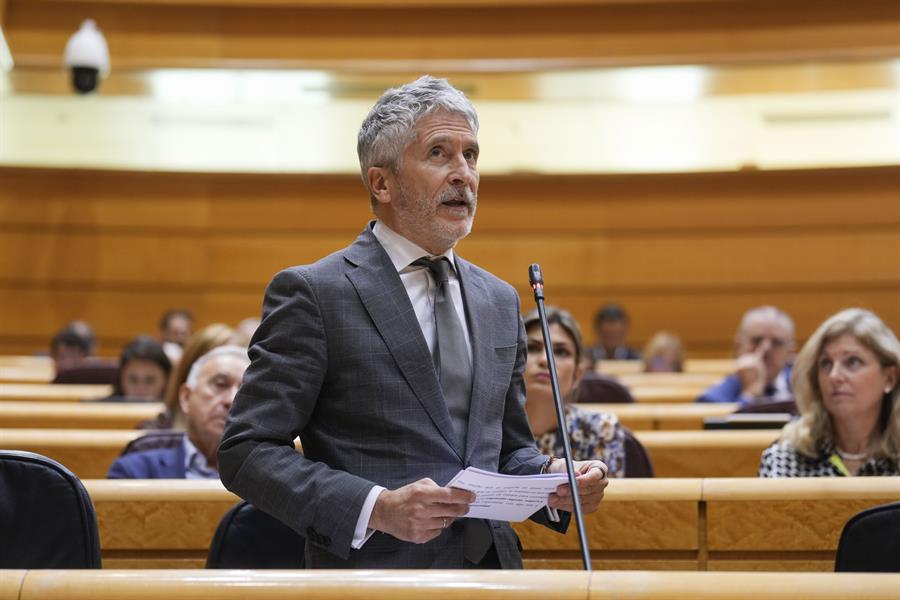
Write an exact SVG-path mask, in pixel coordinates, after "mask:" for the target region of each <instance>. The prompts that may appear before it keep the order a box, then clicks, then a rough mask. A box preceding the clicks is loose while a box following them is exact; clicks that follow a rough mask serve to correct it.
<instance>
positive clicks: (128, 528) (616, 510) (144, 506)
mask: <svg viewBox="0 0 900 600" xmlns="http://www.w3.org/2000/svg"><path fill="white" fill-rule="evenodd" d="M84 484H85V487H86V488H87V489H88V492H89V493H90V494H91V498H92V500H93V502H94V506H95V507H96V510H97V516H98V523H99V527H100V543H101V548H102V549H103V564H104V567H105V568H189V567H201V566H203V564H204V563H205V560H206V554H207V549H208V546H209V543H210V540H211V539H212V535H213V532H214V531H215V528H216V525H217V524H218V522H219V519H221V517H222V515H223V514H224V513H225V511H227V510H228V508H230V507H231V506H232V505H233V504H234V503H235V502H236V501H237V498H236V497H235V496H233V495H232V494H231V493H229V492H227V491H226V490H225V489H224V488H223V487H222V485H221V484H220V483H219V482H218V481H188V480H180V481H176V480H166V481H106V480H99V481H95V480H86V481H85V482H84ZM898 497H900V477H880V478H851V479H843V478H820V479H755V478H750V479H737V478H734V479H706V480H704V479H644V480H639V479H632V480H629V479H618V480H613V481H612V482H611V483H610V486H609V488H608V489H607V494H606V498H605V500H604V503H603V505H602V507H601V509H600V510H599V511H598V512H596V513H594V514H592V515H588V517H587V520H586V523H585V528H586V530H587V535H588V540H589V542H590V545H591V554H592V560H593V564H594V566H595V567H596V568H598V569H637V568H640V569H650V570H701V571H703V570H732V571H735V570H776V571H792V570H794V571H795V570H814V571H829V570H831V569H833V563H834V551H835V548H836V546H837V541H838V536H839V534H840V530H841V528H842V527H843V525H844V523H845V522H846V521H847V519H848V518H849V517H850V516H851V515H853V514H855V513H856V512H858V511H860V510H863V509H864V508H868V507H870V506H876V505H878V504H884V503H887V502H890V501H894V500H896V498H898ZM513 526H514V528H515V529H516V531H517V532H518V534H519V536H520V538H521V540H522V543H523V546H524V548H525V553H524V559H525V563H526V566H527V567H528V568H574V569H577V568H580V565H581V558H580V552H579V551H578V539H577V533H576V531H575V529H574V527H573V528H570V531H569V532H568V533H567V534H566V535H559V534H557V533H555V532H553V531H551V530H549V529H547V528H545V527H542V526H540V525H537V524H534V523H531V522H525V523H515V524H514V525H513Z"/></svg>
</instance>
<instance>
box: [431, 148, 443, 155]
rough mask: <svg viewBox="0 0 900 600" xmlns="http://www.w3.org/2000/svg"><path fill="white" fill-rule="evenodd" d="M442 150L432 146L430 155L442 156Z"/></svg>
mask: <svg viewBox="0 0 900 600" xmlns="http://www.w3.org/2000/svg"><path fill="white" fill-rule="evenodd" d="M443 154H444V151H443V150H442V149H441V148H432V149H431V155H432V156H443Z"/></svg>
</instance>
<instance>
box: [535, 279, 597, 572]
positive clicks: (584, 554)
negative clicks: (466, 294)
mask: <svg viewBox="0 0 900 600" xmlns="http://www.w3.org/2000/svg"><path fill="white" fill-rule="evenodd" d="M528 281H529V282H530V283H531V289H532V290H534V301H535V303H536V304H537V309H538V318H539V319H540V321H541V334H542V335H543V337H544V352H546V354H547V366H548V367H549V368H550V384H551V387H552V388H553V401H554V402H555V403H556V422H557V423H558V424H559V435H560V437H562V441H563V448H565V452H566V456H565V459H566V470H567V471H568V475H569V487H570V488H571V489H572V502H573V504H574V509H575V511H574V512H575V525H576V526H577V528H578V542H579V544H581V560H582V562H583V563H584V570H585V571H590V570H591V554H590V550H588V539H587V534H586V533H585V531H584V513H583V512H582V511H581V499H580V498H579V497H578V486H577V485H576V484H575V463H574V461H573V460H572V445H571V444H570V443H569V429H568V427H566V415H565V412H564V411H563V403H562V396H561V395H560V393H559V376H558V375H557V374H556V362H555V361H554V360H553V342H552V341H551V340H550V326H549V325H548V324H547V311H546V310H545V309H544V275H543V274H542V273H541V266H540V265H539V264H533V265H531V266H530V267H528Z"/></svg>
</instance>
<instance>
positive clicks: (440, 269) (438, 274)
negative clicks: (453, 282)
mask: <svg viewBox="0 0 900 600" xmlns="http://www.w3.org/2000/svg"><path fill="white" fill-rule="evenodd" d="M413 265H414V266H416V267H426V268H427V269H428V270H429V271H431V276H432V277H434V280H435V282H437V283H439V284H440V283H446V282H448V281H450V261H449V260H447V257H446V256H442V257H440V258H438V259H436V260H431V259H430V258H427V257H424V256H423V257H422V258H420V259H418V260H416V261H414V262H413Z"/></svg>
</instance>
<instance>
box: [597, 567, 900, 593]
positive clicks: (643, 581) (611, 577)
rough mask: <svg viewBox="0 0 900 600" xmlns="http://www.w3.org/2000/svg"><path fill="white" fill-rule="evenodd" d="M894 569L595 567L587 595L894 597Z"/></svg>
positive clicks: (897, 580)
mask: <svg viewBox="0 0 900 600" xmlns="http://www.w3.org/2000/svg"><path fill="white" fill-rule="evenodd" d="M898 586H900V574H896V575H895V574H892V573H890V574H884V573H877V574H876V573H866V574H862V573H790V574H788V573H661V572H640V571H638V572H611V573H595V574H594V576H593V577H592V579H591V595H590V600H605V599H610V600H612V599H615V600H760V599H762V598H765V599H766V600H849V599H851V598H856V599H862V598H871V599H872V600H898V598H900V592H898V591H897V590H898V589H900V587H898Z"/></svg>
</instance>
